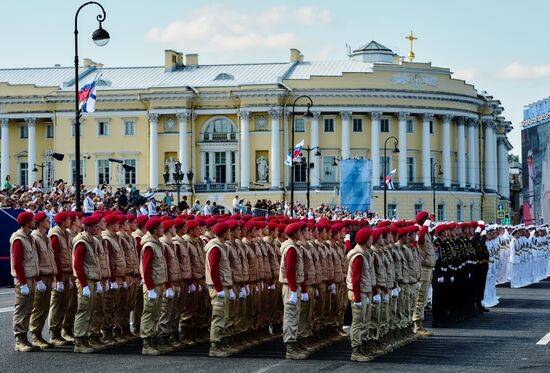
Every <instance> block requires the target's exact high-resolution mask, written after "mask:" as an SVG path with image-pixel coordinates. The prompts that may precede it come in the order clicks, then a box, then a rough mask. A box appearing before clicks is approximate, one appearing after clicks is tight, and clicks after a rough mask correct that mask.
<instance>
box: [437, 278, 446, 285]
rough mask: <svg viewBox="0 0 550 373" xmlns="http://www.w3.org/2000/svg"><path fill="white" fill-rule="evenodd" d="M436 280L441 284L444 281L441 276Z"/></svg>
mask: <svg viewBox="0 0 550 373" xmlns="http://www.w3.org/2000/svg"><path fill="white" fill-rule="evenodd" d="M437 282H439V283H440V284H442V283H443V282H445V279H444V278H443V277H439V278H438V279H437Z"/></svg>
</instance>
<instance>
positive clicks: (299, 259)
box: [279, 239, 304, 286]
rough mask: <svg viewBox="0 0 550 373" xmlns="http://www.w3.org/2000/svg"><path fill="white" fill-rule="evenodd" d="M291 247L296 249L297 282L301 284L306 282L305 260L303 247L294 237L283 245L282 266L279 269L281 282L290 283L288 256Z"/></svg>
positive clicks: (298, 284)
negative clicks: (287, 265) (287, 271)
mask: <svg viewBox="0 0 550 373" xmlns="http://www.w3.org/2000/svg"><path fill="white" fill-rule="evenodd" d="M291 247H293V248H294V250H296V284H297V286H300V284H301V283H302V282H304V260H303V253H302V248H301V247H300V245H297V244H296V242H294V240H292V239H288V240H286V241H285V242H283V244H282V245H281V268H280V269H279V282H280V283H281V284H288V280H287V278H286V256H287V254H288V249H290V248H291Z"/></svg>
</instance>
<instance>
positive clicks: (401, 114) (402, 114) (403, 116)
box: [397, 111, 411, 120]
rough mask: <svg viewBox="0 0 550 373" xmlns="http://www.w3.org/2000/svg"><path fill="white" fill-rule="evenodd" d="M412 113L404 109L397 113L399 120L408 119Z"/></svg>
mask: <svg viewBox="0 0 550 373" xmlns="http://www.w3.org/2000/svg"><path fill="white" fill-rule="evenodd" d="M410 115H411V113H407V112H404V111H400V112H399V113H397V118H398V119H399V120H407V119H408V118H409V116H410Z"/></svg>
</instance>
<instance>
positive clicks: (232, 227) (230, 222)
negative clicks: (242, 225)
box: [226, 219, 239, 231]
mask: <svg viewBox="0 0 550 373" xmlns="http://www.w3.org/2000/svg"><path fill="white" fill-rule="evenodd" d="M226 224H227V225H228V227H229V229H230V230H232V231H234V230H235V229H237V228H238V227H239V223H237V221H236V220H233V219H230V220H228V221H227V222H226Z"/></svg>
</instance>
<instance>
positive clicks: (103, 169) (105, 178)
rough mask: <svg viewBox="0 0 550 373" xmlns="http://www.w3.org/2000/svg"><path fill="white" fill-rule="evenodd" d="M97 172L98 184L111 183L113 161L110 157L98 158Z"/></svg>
mask: <svg viewBox="0 0 550 373" xmlns="http://www.w3.org/2000/svg"><path fill="white" fill-rule="evenodd" d="M96 172H97V174H96V178H97V183H96V184H109V180H111V163H110V162H109V160H108V159H98V160H97V168H96Z"/></svg>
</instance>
